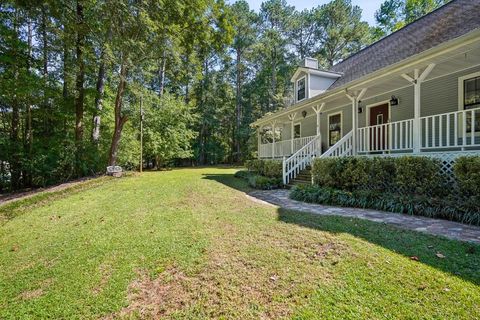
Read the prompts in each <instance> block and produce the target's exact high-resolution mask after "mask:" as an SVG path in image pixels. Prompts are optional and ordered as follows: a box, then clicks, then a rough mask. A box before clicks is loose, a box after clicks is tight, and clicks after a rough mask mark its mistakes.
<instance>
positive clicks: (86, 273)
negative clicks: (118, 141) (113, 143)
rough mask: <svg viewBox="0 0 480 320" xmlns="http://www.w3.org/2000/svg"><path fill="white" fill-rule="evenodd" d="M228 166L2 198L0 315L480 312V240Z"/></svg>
mask: <svg viewBox="0 0 480 320" xmlns="http://www.w3.org/2000/svg"><path fill="white" fill-rule="evenodd" d="M235 171H236V169H227V168H200V169H181V170H173V171H168V172H147V173H144V174H142V175H135V176H132V177H128V178H123V179H101V180H98V181H97V182H96V183H90V184H89V185H87V186H86V187H85V186H84V187H78V188H74V189H69V190H66V191H62V192H59V193H54V194H50V195H49V196H38V197H37V198H32V199H29V200H28V201H25V202H22V201H20V202H18V203H16V204H15V205H11V206H9V207H8V208H7V207H6V206H4V207H0V221H3V222H1V223H0V318H1V319H23V318H69V319H89V318H96V319H98V318H105V319H110V318H151V317H155V318H157V317H166V318H174V319H178V318H191V319H203V318H220V319H222V318H223V319H238V318H243V319H258V318H272V319H277V318H282V317H285V318H292V319H359V318H364V319H367V318H368V319H391V318H401V319H432V318H436V319H475V318H477V319H478V318H480V308H479V307H478V306H480V271H479V270H480V247H479V246H474V245H471V244H466V243H461V242H457V241H451V240H447V239H443V238H438V237H433V236H428V235H425V234H421V233H416V232H410V231H405V230H400V229H396V228H394V227H391V226H387V225H384V224H378V223H373V222H368V221H363V220H357V219H348V218H341V217H323V216H315V215H310V214H306V213H298V212H293V211H286V210H279V209H278V208H275V207H271V206H266V205H262V204H258V203H255V202H252V201H251V200H249V199H248V198H247V197H245V195H244V193H243V192H244V191H248V187H247V186H246V185H245V183H244V182H243V181H242V180H240V179H236V178H234V177H233V173H234V172H235ZM2 219H3V220H2ZM437 253H441V254H442V255H444V256H445V258H439V257H437ZM412 257H415V258H412Z"/></svg>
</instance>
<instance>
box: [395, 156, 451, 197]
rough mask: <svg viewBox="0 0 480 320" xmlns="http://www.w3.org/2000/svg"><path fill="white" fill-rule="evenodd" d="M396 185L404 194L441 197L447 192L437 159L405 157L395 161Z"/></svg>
mask: <svg viewBox="0 0 480 320" xmlns="http://www.w3.org/2000/svg"><path fill="white" fill-rule="evenodd" d="M395 168H396V175H395V184H396V185H397V187H398V188H400V190H401V192H402V193H404V194H410V195H412V194H416V195H431V196H432V195H441V194H442V193H443V192H444V190H445V188H444V187H445V181H444V177H443V176H442V175H441V173H440V169H441V165H440V161H439V160H437V159H432V158H427V157H412V156H404V157H398V158H396V159H395Z"/></svg>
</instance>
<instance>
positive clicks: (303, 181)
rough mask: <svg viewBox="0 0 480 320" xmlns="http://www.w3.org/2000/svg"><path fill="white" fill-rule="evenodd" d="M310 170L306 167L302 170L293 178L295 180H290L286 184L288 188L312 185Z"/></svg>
mask: <svg viewBox="0 0 480 320" xmlns="http://www.w3.org/2000/svg"><path fill="white" fill-rule="evenodd" d="M311 170H312V168H311V167H310V166H307V167H306V168H305V169H304V170H302V171H300V173H299V174H298V175H297V176H296V177H295V179H293V180H291V181H290V183H289V184H288V187H289V188H291V187H293V186H296V185H307V184H312V172H311Z"/></svg>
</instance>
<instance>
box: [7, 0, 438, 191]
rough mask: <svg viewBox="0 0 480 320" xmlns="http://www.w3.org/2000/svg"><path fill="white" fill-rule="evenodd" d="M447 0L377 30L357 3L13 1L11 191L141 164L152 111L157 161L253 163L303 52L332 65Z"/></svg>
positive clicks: (384, 9) (388, 17)
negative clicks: (264, 124)
mask: <svg viewBox="0 0 480 320" xmlns="http://www.w3.org/2000/svg"><path fill="white" fill-rule="evenodd" d="M444 2H446V1H439V0H386V1H385V2H384V3H383V4H382V5H381V7H380V8H379V10H378V11H377V12H376V15H375V18H376V21H377V24H376V25H375V26H370V25H368V23H367V22H364V21H362V16H361V14H362V10H361V8H360V7H358V6H354V5H352V3H351V1H350V0H333V1H331V2H329V3H327V4H325V5H321V6H317V7H314V8H312V9H310V10H303V11H297V10H296V9H295V8H294V7H293V6H291V5H288V4H287V2H286V1H285V0H266V1H265V2H264V3H262V5H261V9H260V11H259V12H255V11H253V10H252V9H250V8H249V5H248V3H247V2H246V1H244V0H240V1H237V2H234V3H233V1H232V2H231V3H225V2H224V1H222V0H44V1H42V0H16V1H13V0H7V1H2V2H1V4H0V192H5V191H11V190H19V189H25V188H31V187H39V186H45V185H49V184H54V183H59V182H63V181H67V180H69V179H73V178H78V177H83V176H89V175H94V174H98V173H102V172H104V171H105V168H106V166H107V165H113V164H117V165H121V166H123V167H125V168H127V169H136V168H138V165H139V158H140V130H139V128H140V118H141V117H140V106H142V108H143V110H144V122H143V123H144V124H143V126H144V138H143V141H144V148H143V159H144V164H143V165H144V166H145V167H150V168H160V167H162V166H165V165H175V164H177V165H180V164H190V165H204V164H218V163H238V162H241V161H243V160H244V159H246V158H249V157H251V156H252V155H253V153H254V150H255V147H256V141H255V135H254V132H253V131H252V129H251V128H250V127H249V124H250V123H251V122H253V121H254V120H255V119H257V118H258V117H260V116H262V115H263V114H265V113H267V112H272V111H275V110H277V109H279V108H282V107H284V106H285V101H287V100H288V97H289V96H290V95H291V87H290V83H289V79H290V77H291V75H292V74H293V72H294V70H295V67H296V66H297V65H298V64H299V62H300V61H301V60H302V59H303V58H305V57H316V58H318V59H319V61H320V64H321V66H322V67H323V68H325V69H328V68H329V67H330V66H331V65H332V64H334V63H336V62H338V61H341V60H342V59H344V58H345V57H347V56H348V55H350V54H352V53H354V52H356V51H358V50H359V49H361V48H362V47H364V46H366V45H368V44H370V43H372V42H374V41H376V40H378V39H380V38H381V37H383V36H385V35H387V34H389V33H391V32H393V31H395V30H397V29H399V28H401V27H402V26H403V25H405V24H407V23H409V22H412V21H413V20H415V19H417V18H419V17H420V16H422V15H424V14H425V13H427V12H430V11H431V10H433V9H435V8H437V7H438V6H440V5H442V4H443V3H444Z"/></svg>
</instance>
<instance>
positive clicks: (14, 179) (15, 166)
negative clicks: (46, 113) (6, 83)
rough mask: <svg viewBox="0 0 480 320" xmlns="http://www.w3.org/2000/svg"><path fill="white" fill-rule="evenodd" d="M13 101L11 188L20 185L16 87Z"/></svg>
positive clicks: (16, 28)
mask: <svg viewBox="0 0 480 320" xmlns="http://www.w3.org/2000/svg"><path fill="white" fill-rule="evenodd" d="M17 19H18V11H17V10H15V13H14V21H13V24H14V26H13V29H14V32H15V36H16V37H18V36H19V35H18V21H17ZM16 54H17V52H16V47H15V49H14V56H16ZM13 68H14V69H13V79H14V80H15V83H18V75H19V74H18V73H19V71H18V64H17V61H15V62H14V63H13ZM13 90H14V92H13V101H12V123H11V129H10V141H11V143H12V148H11V152H12V157H11V162H10V175H11V178H10V179H11V180H10V185H11V187H12V189H13V190H17V189H19V188H20V187H21V182H20V178H21V169H20V153H19V152H20V150H19V149H20V148H19V147H20V145H19V144H20V143H19V142H20V141H19V127H20V108H19V102H18V95H17V88H16V87H14V88H13Z"/></svg>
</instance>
